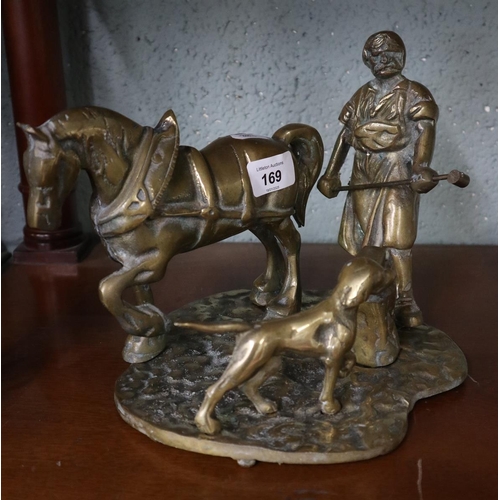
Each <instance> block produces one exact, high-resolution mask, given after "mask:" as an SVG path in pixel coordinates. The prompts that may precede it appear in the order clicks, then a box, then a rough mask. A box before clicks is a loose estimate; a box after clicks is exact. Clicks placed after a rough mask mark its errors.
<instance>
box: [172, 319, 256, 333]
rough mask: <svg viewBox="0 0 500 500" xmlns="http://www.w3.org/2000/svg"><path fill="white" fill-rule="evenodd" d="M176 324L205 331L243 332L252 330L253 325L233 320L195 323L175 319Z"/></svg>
mask: <svg viewBox="0 0 500 500" xmlns="http://www.w3.org/2000/svg"><path fill="white" fill-rule="evenodd" d="M174 325H175V326H178V327H180V328H191V329H192V330H196V331H199V332H203V333H242V332H246V331H248V330H250V329H251V328H252V325H250V324H248V323H244V322H241V321H231V322H226V323H223V322H221V323H212V324H206V323H195V322H191V321H175V322H174Z"/></svg>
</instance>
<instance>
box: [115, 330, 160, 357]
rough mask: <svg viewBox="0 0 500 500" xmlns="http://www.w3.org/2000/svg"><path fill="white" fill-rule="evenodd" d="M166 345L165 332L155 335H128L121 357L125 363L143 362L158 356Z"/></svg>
mask: <svg viewBox="0 0 500 500" xmlns="http://www.w3.org/2000/svg"><path fill="white" fill-rule="evenodd" d="M165 347H167V334H166V333H164V334H163V335H158V336H157V337H138V336H137V335H129V336H128V337H127V340H126V341H125V346H124V347H123V351H122V357H123V359H124V360H125V361H126V362H127V363H144V362H145V361H149V360H150V359H153V358H154V357H156V356H158V354H160V353H161V352H162V351H163V350H164V349H165Z"/></svg>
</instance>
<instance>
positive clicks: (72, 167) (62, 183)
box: [18, 124, 80, 230]
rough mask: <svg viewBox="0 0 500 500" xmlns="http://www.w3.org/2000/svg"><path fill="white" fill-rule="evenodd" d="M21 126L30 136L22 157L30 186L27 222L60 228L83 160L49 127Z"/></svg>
mask: <svg viewBox="0 0 500 500" xmlns="http://www.w3.org/2000/svg"><path fill="white" fill-rule="evenodd" d="M18 126H19V127H20V128H21V129H22V130H23V131H24V133H25V134H26V137H27V138H28V149H27V150H26V152H25V153H24V158H23V163H24V171H25V173H26V177H27V180H28V184H29V188H30V192H29V198H28V208H27V214H26V219H27V224H28V226H30V227H32V228H35V229H41V230H54V229H57V228H58V227H59V226H60V224H61V216H62V213H61V212H62V204H63V202H64V200H65V199H66V197H67V196H68V195H69V193H70V191H71V190H72V189H73V187H74V185H75V183H76V180H77V177H78V173H79V170H80V160H79V158H78V156H77V154H76V153H75V152H74V151H71V150H65V149H63V148H62V147H61V145H60V144H59V143H58V142H57V140H56V139H55V138H54V137H53V136H52V134H50V132H48V131H47V130H46V129H45V130H42V127H38V128H35V127H31V126H30V125H24V124H18Z"/></svg>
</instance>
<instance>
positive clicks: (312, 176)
mask: <svg viewBox="0 0 500 500" xmlns="http://www.w3.org/2000/svg"><path fill="white" fill-rule="evenodd" d="M273 139H276V140H278V141H282V142H284V143H285V144H286V145H287V146H289V148H290V149H291V150H292V154H293V155H294V157H295V160H296V161H297V163H298V168H297V171H298V179H296V182H298V192H297V200H296V202H295V213H294V214H293V217H294V219H295V220H296V221H297V224H298V225H299V227H300V226H303V225H304V224H305V219H306V205H307V200H308V198H309V194H310V192H311V189H312V188H313V186H314V185H315V184H316V181H317V179H318V177H319V173H320V171H321V167H322V165H323V156H324V153H325V150H324V147H323V141H322V139H321V136H320V135H319V132H318V131H317V130H316V129H315V128H313V127H311V126H309V125H303V124H301V123H291V124H289V125H285V126H284V127H281V128H280V129H279V130H277V131H276V132H275V133H274V135H273Z"/></svg>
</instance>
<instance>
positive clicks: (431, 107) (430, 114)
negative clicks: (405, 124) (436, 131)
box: [408, 82, 439, 122]
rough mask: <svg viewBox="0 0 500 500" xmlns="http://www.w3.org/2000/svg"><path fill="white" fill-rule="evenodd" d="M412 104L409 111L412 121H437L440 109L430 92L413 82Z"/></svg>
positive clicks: (411, 90)
mask: <svg viewBox="0 0 500 500" xmlns="http://www.w3.org/2000/svg"><path fill="white" fill-rule="evenodd" d="M410 92H411V98H412V104H411V107H410V109H409V111H408V116H409V118H410V119H411V120H414V121H418V120H432V121H434V122H436V121H437V119H438V117H439V108H438V106H437V104H436V101H435V100H434V97H432V94H431V93H430V91H429V90H428V89H427V88H426V87H424V86H423V85H421V84H420V83H417V82H411V89H410Z"/></svg>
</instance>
